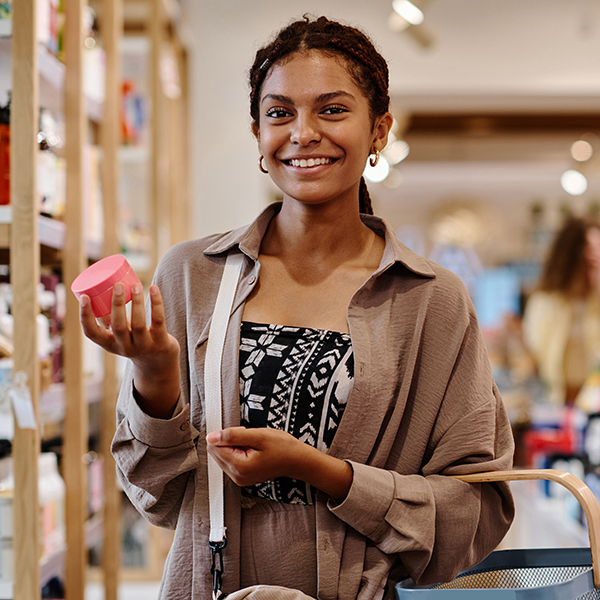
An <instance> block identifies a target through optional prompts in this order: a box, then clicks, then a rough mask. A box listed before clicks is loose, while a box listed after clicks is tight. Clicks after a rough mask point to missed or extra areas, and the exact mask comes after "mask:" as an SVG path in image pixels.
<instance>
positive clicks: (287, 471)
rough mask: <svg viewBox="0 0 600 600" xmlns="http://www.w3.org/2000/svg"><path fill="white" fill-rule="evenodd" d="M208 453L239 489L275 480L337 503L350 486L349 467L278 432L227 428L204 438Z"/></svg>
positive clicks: (273, 430)
mask: <svg viewBox="0 0 600 600" xmlns="http://www.w3.org/2000/svg"><path fill="white" fill-rule="evenodd" d="M206 441H207V448H208V452H209V453H210V454H211V456H212V457H213V458H214V459H215V460H216V461H217V464H218V465H219V466H220V467H221V469H223V471H224V472H225V473H226V474H227V475H228V476H229V477H230V478H231V479H232V480H233V482H234V483H235V484H237V485H239V486H248V485H254V484H256V483H262V482H264V481H270V480H271V479H275V478H276V477H291V478H293V479H299V480H301V481H305V482H306V483H308V484H309V485H312V486H314V487H316V488H317V489H320V490H321V491H323V492H325V493H326V494H329V495H330V496H332V497H333V498H336V499H337V500H343V499H344V498H345V497H346V495H347V494H348V490H349V489H350V485H351V484H352V467H350V465H349V464H348V463H346V462H344V461H342V460H339V459H337V458H334V457H333V456H329V455H327V454H323V453H322V452H320V451H319V450H317V449H316V448H313V447H312V446H309V445H307V444H304V443H303V442H301V441H300V440H298V439H296V438H295V437H293V436H292V435H290V434H289V433H286V432H285V431H280V430H279V429H268V428H260V429H246V428H244V427H230V428H228V429H223V430H222V431H214V432H212V433H209V434H208V435H207V436H206Z"/></svg>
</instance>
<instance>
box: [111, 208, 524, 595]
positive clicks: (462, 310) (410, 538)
mask: <svg viewBox="0 0 600 600" xmlns="http://www.w3.org/2000/svg"><path fill="white" fill-rule="evenodd" d="M278 210H279V205H271V206H270V207H268V208H267V209H266V210H265V211H264V212H263V213H262V214H261V215H260V216H259V217H258V218H257V219H256V221H254V222H253V223H252V224H250V225H249V226H247V227H243V228H241V229H238V230H236V231H233V232H230V233H227V234H223V235H214V236H210V237H208V238H204V239H200V240H194V241H190V242H184V243H181V244H178V245H176V246H174V247H173V248H171V249H170V250H169V251H168V252H167V253H166V254H165V256H164V257H163V259H162V260H161V262H160V264H159V266H158V269H157V272H156V275H155V282H156V283H157V284H158V285H159V287H160V289H161V292H162V295H163V298H164V303H165V309H166V318H167V328H168V330H169V332H170V333H171V334H172V335H174V336H175V337H176V338H177V339H178V340H179V344H180V346H181V398H180V401H179V404H178V406H177V408H176V410H175V413H174V416H173V417H172V418H171V419H169V420H160V419H153V418H151V417H149V416H148V415H146V414H144V413H143V412H142V411H141V409H140V408H139V406H138V405H137V403H136V402H135V400H134V398H133V395H132V381H131V377H132V375H131V368H130V367H128V368H127V371H126V374H125V379H124V383H123V386H122V389H121V393H120V395H119V400H118V406H117V421H118V425H117V432H116V435H115V438H114V441H113V454H114V456H115V459H116V461H117V470H118V474H119V477H120V479H121V482H122V484H123V486H124V488H125V490H126V492H127V494H128V495H129V497H130V498H131V500H132V502H133V503H134V505H135V506H136V507H137V508H138V510H139V511H140V512H141V513H142V514H144V516H146V518H147V519H148V520H149V521H150V522H152V523H154V524H156V525H160V526H163V527H168V528H175V539H174V543H173V546H172V549H171V552H170V554H169V558H168V559H167V562H166V565H165V572H164V577H163V585H162V588H161V594H160V598H161V600H165V599H168V600H206V599H207V598H209V597H210V591H211V589H212V578H211V576H210V573H209V570H208V569H209V565H210V551H209V548H208V546H207V540H208V531H209V517H208V494H207V467H206V463H207V457H206V443H205V440H204V437H205V435H206V430H205V419H204V383H203V369H204V358H205V352H206V340H207V337H208V331H209V326H210V320H211V315H212V311H213V307H214V303H215V298H216V294H217V291H218V288H219V283H220V279H221V274H222V270H223V266H224V264H225V259H226V255H227V253H228V252H230V251H231V252H240V251H241V252H243V253H244V254H245V255H246V257H247V259H246V265H245V268H244V270H243V273H242V277H241V280H240V282H239V285H238V289H237V293H236V298H235V301H234V307H233V312H232V316H231V319H230V323H229V328H228V334H227V340H226V344H225V350H224V366H223V374H222V380H223V402H224V407H223V422H224V426H225V427H232V426H236V425H239V422H240V400H239V385H238V354H239V332H240V324H241V320H242V312H243V308H244V301H245V300H246V298H247V297H248V295H249V294H250V292H251V291H252V289H253V287H254V285H255V284H256V281H257V279H258V276H259V271H260V263H259V262H258V255H259V250H260V244H261V241H262V238H263V236H264V234H265V232H266V229H267V227H268V224H269V222H270V220H271V219H272V217H273V215H274V214H275V213H276V211H278ZM361 216H362V218H363V221H364V222H365V224H366V225H368V226H369V227H370V228H371V229H373V230H374V231H375V232H376V233H378V234H379V235H381V236H382V237H384V239H385V250H384V253H383V257H382V260H381V264H380V265H379V268H378V269H377V270H376V271H375V273H373V275H372V276H371V277H370V278H369V279H368V280H367V281H366V282H365V284H364V285H363V286H362V287H361V288H360V289H359V290H358V291H357V292H356V293H355V295H354V297H353V298H352V300H351V302H350V304H349V306H348V324H349V327H350V334H351V337H352V345H353V350H354V360H355V380H354V387H353V389H352V392H351V394H350V397H349V400H348V404H347V406H346V409H345V413H344V416H343V418H342V421H341V423H340V426H339V429H338V431H337V433H336V436H335V438H334V440H333V445H332V447H331V449H330V453H331V454H332V455H333V456H336V457H338V458H340V459H343V460H347V461H349V462H350V464H351V465H352V468H353V471H354V479H353V483H352V486H351V489H350V492H349V494H348V496H347V498H346V499H345V500H344V501H343V502H342V503H341V504H338V505H336V504H335V503H333V502H332V500H331V499H329V498H328V497H327V496H326V495H324V494H322V493H319V494H318V495H317V501H316V508H315V512H316V527H317V534H316V539H317V562H318V590H319V593H318V596H319V598H320V599H321V600H336V599H339V600H354V599H355V598H359V599H360V600H371V599H380V598H382V597H383V594H384V588H385V586H386V583H387V581H388V576H389V578H390V581H392V580H394V579H397V578H398V577H401V576H405V575H406V573H408V574H410V575H411V576H412V577H413V579H415V580H417V582H421V583H426V582H434V581H442V580H448V579H451V578H453V577H454V575H455V574H456V573H457V572H458V571H459V570H461V569H463V568H466V567H468V566H471V565H472V564H475V563H477V562H478V561H479V560H480V559H482V558H483V557H484V556H486V555H487V554H488V553H489V552H491V551H492V550H493V549H494V548H495V546H496V545H497V544H498V543H499V542H500V540H501V539H502V538H503V536H504V534H505V533H506V531H507V529H508V527H509V525H510V522H511V520H512V517H513V511H514V507H513V502H512V497H511V495H510V491H509V488H508V486H507V484H475V485H473V484H466V483H462V482H460V481H458V480H455V479H451V478H449V477H447V475H452V474H464V473H471V472H477V471H487V470H502V469H510V468H511V464H512V454H513V440H512V435H511V431H510V426H509V423H508V420H507V417H506V413H505V410H504V407H503V404H502V400H501V398H500V396H499V394H498V391H497V389H496V386H495V385H494V382H493V380H492V374H491V369H490V365H489V362H488V358H487V353H486V348H485V345H484V342H483V339H482V337H481V333H480V331H479V327H478V324H477V319H476V316H475V313H474V310H473V307H472V304H471V302H470V300H469V297H468V295H467V293H466V291H465V289H464V286H463V285H462V283H461V282H460V280H459V279H458V278H457V277H456V276H455V275H453V274H452V273H450V272H449V271H447V270H445V269H443V268H441V267H439V266H438V265H435V264H433V263H431V262H429V261H427V260H425V259H424V258H421V257H420V256H417V255H416V254H414V253H413V252H411V251H410V250H409V249H408V248H406V247H405V246H404V245H403V244H402V243H400V242H399V241H398V239H397V238H396V237H395V235H394V233H393V232H392V230H391V229H390V228H389V226H387V225H386V224H385V222H383V221H382V220H381V219H378V218H377V217H372V216H365V215H361ZM225 503H226V509H225V512H226V514H225V523H226V525H227V528H228V529H227V538H228V546H227V548H226V550H225V580H224V590H225V591H226V592H230V591H234V590H235V589H237V588H238V586H239V563H240V553H239V547H240V518H241V507H240V489H239V488H238V487H237V486H236V485H235V484H233V482H231V481H230V480H229V479H228V478H226V487H225ZM282 551H284V549H282ZM299 568H301V567H299Z"/></svg>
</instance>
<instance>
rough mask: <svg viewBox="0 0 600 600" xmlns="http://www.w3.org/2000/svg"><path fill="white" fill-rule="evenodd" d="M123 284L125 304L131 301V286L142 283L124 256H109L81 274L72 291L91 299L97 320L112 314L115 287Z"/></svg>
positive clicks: (78, 296)
mask: <svg viewBox="0 0 600 600" xmlns="http://www.w3.org/2000/svg"><path fill="white" fill-rule="evenodd" d="M118 282H121V283H122V284H123V285H124V286H125V302H126V303H127V302H129V301H130V300H131V286H132V285H133V284H134V283H139V284H140V285H141V283H140V280H139V279H138V277H137V275H136V274H135V273H134V271H133V269H132V268H131V266H130V265H129V263H128V262H127V259H126V258H125V257H124V256H123V255H122V254H114V255H113V256H107V257H106V258H103V259H101V260H99V261H98V262H95V263H94V264H93V265H92V266H91V267H88V268H87V269H86V270H85V271H84V272H83V273H81V274H80V275H79V276H78V277H77V278H76V279H75V281H74V282H73V284H72V285H71V291H72V292H73V293H74V294H75V296H77V299H78V300H79V298H81V296H82V295H83V294H85V295H86V296H89V297H90V300H91V304H92V310H93V312H94V316H95V317H96V318H101V317H105V316H106V315H109V314H110V309H111V301H112V293H113V287H114V285H115V283H118Z"/></svg>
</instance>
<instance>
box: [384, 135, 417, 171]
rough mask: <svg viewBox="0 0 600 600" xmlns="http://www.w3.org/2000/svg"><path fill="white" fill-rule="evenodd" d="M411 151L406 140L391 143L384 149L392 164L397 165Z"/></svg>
mask: <svg viewBox="0 0 600 600" xmlns="http://www.w3.org/2000/svg"><path fill="white" fill-rule="evenodd" d="M409 152H410V148H409V146H408V144H407V143H406V142H405V141H404V140H397V141H395V142H393V143H391V144H390V145H389V146H388V147H387V148H386V149H385V150H384V151H383V153H384V154H385V158H386V159H387V161H388V162H389V163H390V164H391V165H397V164H398V163H399V162H401V161H403V160H404V159H405V158H406V157H407V156H408V153H409Z"/></svg>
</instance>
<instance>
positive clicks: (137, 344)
mask: <svg viewBox="0 0 600 600" xmlns="http://www.w3.org/2000/svg"><path fill="white" fill-rule="evenodd" d="M125 300H126V297H125V287H124V285H123V284H122V283H117V284H115V286H114V288H113V295H112V307H111V313H110V320H109V321H107V320H106V319H105V320H104V321H103V322H104V323H105V325H106V327H103V326H101V325H99V324H98V322H97V321H96V318H95V316H94V313H93V312H92V307H91V302H90V299H89V297H88V296H85V295H84V296H81V299H80V321H81V326H82V328H83V332H84V334H85V335H86V337H88V338H89V339H90V340H92V341H93V342H95V343H96V344H98V345H99V346H100V347H102V348H104V350H106V351H107V352H111V353H112V354H118V355H120V356H125V357H126V358H129V359H131V361H132V362H133V366H134V375H133V380H134V385H135V390H136V392H137V394H136V397H137V398H136V399H137V400H138V403H139V404H140V407H141V408H142V410H144V412H146V413H147V414H149V415H150V416H152V417H155V418H163V419H164V418H169V417H170V416H171V414H172V412H173V409H174V407H175V404H176V403H177V400H178V398H179V343H178V342H177V340H176V339H175V338H174V337H173V336H172V335H170V334H169V333H168V331H167V327H166V323H165V310H164V305H163V301H162V296H161V293H160V290H159V288H158V286H156V285H152V286H150V305H151V319H150V326H149V327H148V326H147V325H146V309H145V306H144V294H143V291H142V287H141V285H139V284H134V286H133V287H132V301H131V321H129V320H128V319H127V313H126V308H125V305H126V301H125Z"/></svg>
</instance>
